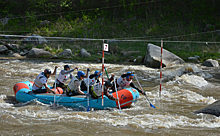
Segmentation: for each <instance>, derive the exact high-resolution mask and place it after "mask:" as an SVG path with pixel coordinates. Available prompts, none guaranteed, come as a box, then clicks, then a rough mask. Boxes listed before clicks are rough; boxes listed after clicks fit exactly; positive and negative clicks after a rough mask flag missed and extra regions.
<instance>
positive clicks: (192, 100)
mask: <svg viewBox="0 0 220 136" xmlns="http://www.w3.org/2000/svg"><path fill="white" fill-rule="evenodd" d="M65 64H69V65H70V66H71V67H72V68H74V67H76V66H78V67H79V70H82V71H86V69H87V68H90V69H91V73H93V72H94V71H95V70H101V66H102V65H101V64H100V63H98V64H94V63H75V62H71V61H65V62H59V61H56V62H55V61H54V62H52V61H44V60H38V61H36V60H17V59H14V60H12V59H11V60H8V59H2V60H0V75H1V79H0V123H1V125H0V132H1V135H120V136H121V135H156V136H158V135H166V136H167V135H184V136H185V135H204V136H205V135H219V133H220V130H218V128H219V127H220V118H219V117H215V116H212V115H196V114H194V112H195V111H196V110H199V109H201V108H203V107H205V106H207V105H209V104H211V103H213V102H215V101H216V100H218V99H219V94H220V93H219V92H220V89H219V88H220V86H219V82H220V79H219V78H218V76H216V75H218V73H219V69H217V68H205V67H201V66H199V65H194V64H183V65H178V66H173V67H170V68H164V69H163V78H162V90H161V98H159V81H160V78H159V69H151V68H147V67H146V66H143V65H122V64H105V67H106V68H107V71H108V74H109V75H110V74H112V73H114V74H115V75H116V77H119V76H120V75H121V74H123V73H125V72H127V71H135V74H136V76H137V78H138V79H139V82H140V84H141V85H142V87H143V89H144V91H145V92H146V94H147V96H148V97H149V99H150V101H151V102H152V104H154V105H155V106H156V107H159V108H160V109H153V108H151V107H150V105H149V103H148V101H147V100H146V98H145V97H144V96H143V95H140V99H139V100H138V101H137V103H135V104H134V105H132V106H131V107H129V108H125V109H122V113H120V112H119V110H118V109H111V110H98V111H97V110H94V111H90V112H86V108H85V110H84V111H83V109H80V110H79V109H74V108H67V107H57V108H51V106H50V105H45V104H42V103H40V102H38V101H34V102H30V103H23V104H22V103H16V101H15V100H14V92H13V86H14V84H16V83H17V82H21V81H33V80H34V79H35V78H36V76H37V75H38V74H39V73H40V72H42V71H43V70H44V69H46V68H49V69H51V70H52V71H53V69H54V67H55V66H58V67H59V68H58V72H59V71H60V70H61V69H63V66H64V65H65ZM188 67H190V68H192V69H193V71H194V73H190V71H187V69H186V68H188ZM73 74H74V75H75V74H76V71H74V72H73ZM104 77H105V78H106V74H105V73H104ZM54 78H55V76H51V77H50V78H49V81H48V84H49V85H52V84H53V82H54ZM68 82H69V80H68ZM133 82H134V84H135V85H136V86H138V84H137V82H136V81H135V79H133Z"/></svg>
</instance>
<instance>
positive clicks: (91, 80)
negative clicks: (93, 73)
mask: <svg viewBox="0 0 220 136" xmlns="http://www.w3.org/2000/svg"><path fill="white" fill-rule="evenodd" d="M96 81H97V80H96V79H95V77H94V78H92V79H90V78H89V86H92V85H94V84H95V83H96ZM84 82H85V83H86V87H87V86H88V78H84Z"/></svg>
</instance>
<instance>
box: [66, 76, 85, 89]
mask: <svg viewBox="0 0 220 136" xmlns="http://www.w3.org/2000/svg"><path fill="white" fill-rule="evenodd" d="M75 81H79V86H80V84H81V82H82V81H80V80H79V79H78V78H77V77H73V78H72V79H71V81H70V82H69V84H68V85H67V89H68V91H76V89H77V88H78V87H77V86H75V84H74V82H75Z"/></svg>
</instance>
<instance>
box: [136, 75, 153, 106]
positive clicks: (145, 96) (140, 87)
mask: <svg viewBox="0 0 220 136" xmlns="http://www.w3.org/2000/svg"><path fill="white" fill-rule="evenodd" d="M134 77H135V79H136V80H137V82H138V85H139V86H140V88H141V90H142V92H144V90H143V88H142V87H141V84H140V83H139V81H138V79H137V77H136V76H135V75H134ZM145 97H146V98H147V101H148V102H149V103H150V106H151V107H153V108H155V106H154V105H153V104H152V103H151V102H150V100H149V99H148V97H147V95H146V93H145Z"/></svg>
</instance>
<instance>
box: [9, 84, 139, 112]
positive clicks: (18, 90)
mask: <svg viewBox="0 0 220 136" xmlns="http://www.w3.org/2000/svg"><path fill="white" fill-rule="evenodd" d="M32 86H33V82H32V81H23V82H19V83H17V84H15V85H14V87H13V90H14V93H15V98H16V100H17V101H18V102H22V103H24V102H28V101H34V100H37V101H40V102H42V103H44V104H49V105H51V104H53V103H54V94H52V93H40V94H35V93H33V92H32ZM50 88H51V87H50ZM57 90H60V91H56V92H57V93H58V94H56V95H55V103H56V105H63V106H65V107H74V108H80V107H85V108H86V107H87V97H86V96H85V95H76V96H71V97H69V96H66V94H62V92H63V90H62V88H57ZM60 92H61V94H60ZM112 95H113V96H114V97H115V98H117V95H116V92H114V93H112ZM118 97H119V102H120V106H121V107H122V108H123V107H127V106H129V105H131V104H132V103H135V102H137V100H138V98H139V92H138V91H137V90H136V89H134V88H124V89H122V90H120V91H118ZM103 99H104V104H103V105H102V98H99V99H93V98H89V106H90V107H91V108H94V109H99V110H102V109H107V108H118V107H119V106H118V102H116V101H113V100H110V99H108V97H106V96H105V95H104V98H103Z"/></svg>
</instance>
